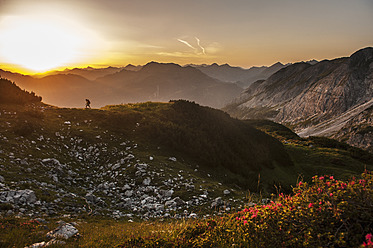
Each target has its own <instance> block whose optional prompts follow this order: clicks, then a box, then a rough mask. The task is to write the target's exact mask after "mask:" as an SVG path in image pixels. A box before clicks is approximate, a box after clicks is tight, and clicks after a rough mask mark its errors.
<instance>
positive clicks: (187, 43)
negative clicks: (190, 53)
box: [177, 39, 196, 50]
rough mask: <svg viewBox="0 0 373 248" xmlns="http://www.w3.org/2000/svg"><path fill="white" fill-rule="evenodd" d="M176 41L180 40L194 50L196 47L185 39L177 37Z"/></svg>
mask: <svg viewBox="0 0 373 248" xmlns="http://www.w3.org/2000/svg"><path fill="white" fill-rule="evenodd" d="M177 40H178V41H180V42H181V43H183V44H185V45H187V46H188V47H190V48H192V49H194V50H196V48H195V47H194V46H192V45H191V44H189V42H187V41H185V40H181V39H177Z"/></svg>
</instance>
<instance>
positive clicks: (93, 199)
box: [85, 193, 100, 204]
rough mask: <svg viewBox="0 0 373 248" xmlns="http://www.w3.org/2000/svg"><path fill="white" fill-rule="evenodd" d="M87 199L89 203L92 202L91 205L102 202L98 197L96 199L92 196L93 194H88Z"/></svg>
mask: <svg viewBox="0 0 373 248" xmlns="http://www.w3.org/2000/svg"><path fill="white" fill-rule="evenodd" d="M85 199H87V201H89V202H91V203H93V204H95V203H97V202H99V201H100V199H99V198H97V197H96V196H95V195H94V194H92V193H87V194H86V195H85Z"/></svg>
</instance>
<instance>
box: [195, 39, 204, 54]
mask: <svg viewBox="0 0 373 248" xmlns="http://www.w3.org/2000/svg"><path fill="white" fill-rule="evenodd" d="M194 38H196V40H197V45H198V46H199V47H200V48H201V49H202V53H203V54H204V55H206V53H205V48H203V47H202V46H201V45H200V43H199V42H200V41H199V39H198V38H197V37H194Z"/></svg>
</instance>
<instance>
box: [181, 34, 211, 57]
mask: <svg viewBox="0 0 373 248" xmlns="http://www.w3.org/2000/svg"><path fill="white" fill-rule="evenodd" d="M194 38H195V39H196V41H197V46H198V47H195V46H193V45H191V44H190V43H189V42H188V41H185V40H182V39H177V40H178V41H179V42H181V43H183V44H185V45H186V46H188V47H189V48H192V49H193V50H194V53H195V54H197V55H206V49H205V48H204V47H203V46H201V40H200V39H199V38H197V37H194Z"/></svg>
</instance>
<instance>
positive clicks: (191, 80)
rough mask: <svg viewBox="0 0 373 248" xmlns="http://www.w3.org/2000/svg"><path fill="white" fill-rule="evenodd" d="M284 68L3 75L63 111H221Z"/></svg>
mask: <svg viewBox="0 0 373 248" xmlns="http://www.w3.org/2000/svg"><path fill="white" fill-rule="evenodd" d="M285 66H286V65H283V64H281V63H276V64H274V65H272V66H270V67H265V66H263V67H252V68H250V69H243V68H240V67H232V66H230V65H228V64H224V65H217V64H211V65H186V66H180V65H177V64H173V63H167V64H164V63H156V62H150V63H148V64H146V65H144V66H134V65H131V64H129V65H127V66H125V67H107V68H92V67H87V68H73V69H65V70H63V71H52V72H49V73H47V74H36V75H22V74H19V73H12V72H9V71H4V70H1V69H0V75H1V76H2V77H3V78H8V79H10V80H13V81H16V82H17V84H18V85H19V86H20V87H21V88H23V89H26V90H29V91H33V92H36V93H37V94H39V95H42V96H43V99H44V101H45V102H47V103H49V104H52V105H57V106H63V107H81V106H84V99H86V98H89V99H90V100H91V102H92V106H94V107H99V106H105V105H108V104H120V103H129V102H143V101H169V100H173V99H186V100H191V101H195V102H197V103H199V104H202V105H206V106H210V107H215V108H221V107H223V106H225V105H226V104H228V103H229V102H231V101H232V100H233V99H234V98H235V97H237V96H238V95H239V93H240V92H241V91H242V89H243V88H245V87H246V86H248V85H250V84H251V83H252V82H253V81H255V80H257V79H266V78H267V77H269V76H270V75H271V74H272V73H274V72H276V71H277V70H279V69H281V68H284V67H285Z"/></svg>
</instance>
